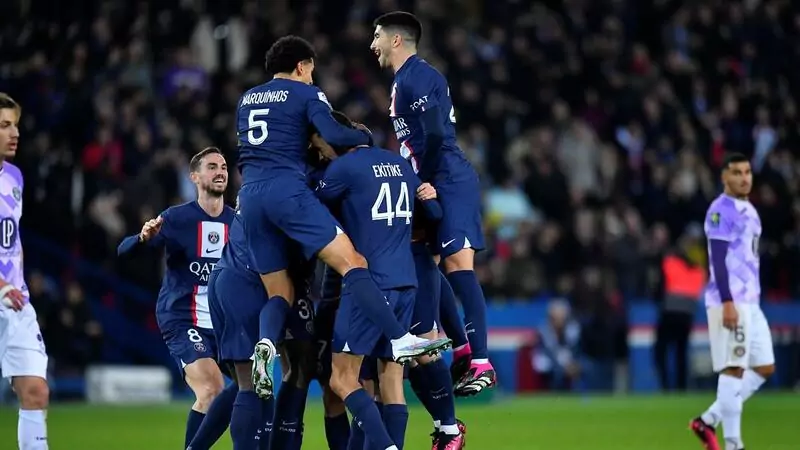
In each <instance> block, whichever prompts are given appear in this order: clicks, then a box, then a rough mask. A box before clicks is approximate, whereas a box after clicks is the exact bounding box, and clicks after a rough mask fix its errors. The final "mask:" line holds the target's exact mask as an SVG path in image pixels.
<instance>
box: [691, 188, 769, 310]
mask: <svg viewBox="0 0 800 450" xmlns="http://www.w3.org/2000/svg"><path fill="white" fill-rule="evenodd" d="M704 230H705V233H706V237H707V239H708V241H709V244H708V246H709V254H710V253H711V241H712V240H720V241H725V242H728V253H727V255H726V257H725V265H726V266H727V269H728V271H729V272H730V276H729V279H728V282H729V284H730V291H731V295H732V296H733V299H732V300H734V301H735V302H737V303H758V302H759V301H760V298H761V282H760V258H759V255H758V242H759V238H760V237H761V218H760V217H759V215H758V212H757V211H756V209H755V207H754V206H753V204H752V203H750V202H749V201H748V200H742V199H737V198H734V197H731V196H729V195H726V194H722V195H720V196H719V197H717V198H716V199H715V200H714V201H713V202H712V203H711V205H710V206H709V208H708V212H707V213H706V220H705V224H704ZM709 260H710V258H709ZM710 275H711V276H710V278H709V283H708V287H707V289H706V305H707V306H711V305H718V304H720V302H721V300H722V299H720V294H719V289H718V288H717V281H716V277H715V276H714V270H710Z"/></svg>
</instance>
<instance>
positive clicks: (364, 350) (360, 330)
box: [332, 288, 417, 359]
mask: <svg viewBox="0 0 800 450" xmlns="http://www.w3.org/2000/svg"><path fill="white" fill-rule="evenodd" d="M383 296H384V298H386V301H388V302H389V305H391V307H392V309H393V310H394V313H395V316H396V317H397V320H398V321H399V322H400V325H402V326H403V328H405V329H408V328H409V327H410V326H411V315H412V314H413V312H414V301H415V299H416V296H417V290H416V288H406V289H398V290H390V291H383ZM332 351H333V353H351V354H354V355H361V356H374V357H376V358H383V359H391V358H392V345H391V343H390V342H389V339H388V338H386V337H385V336H384V335H383V331H381V329H380V327H378V326H377V325H375V324H374V323H373V322H372V321H371V320H370V319H369V318H367V317H366V316H365V315H364V314H363V313H362V312H361V309H360V308H358V307H357V306H356V304H355V300H354V299H353V298H352V294H343V295H342V299H341V300H340V303H339V310H338V311H337V312H336V321H335V322H334V324H333V344H332Z"/></svg>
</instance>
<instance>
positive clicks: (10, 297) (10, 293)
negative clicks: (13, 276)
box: [0, 281, 25, 311]
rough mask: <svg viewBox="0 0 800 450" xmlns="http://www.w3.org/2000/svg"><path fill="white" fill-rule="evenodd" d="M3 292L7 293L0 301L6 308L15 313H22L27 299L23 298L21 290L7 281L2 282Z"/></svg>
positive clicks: (0, 282)
mask: <svg viewBox="0 0 800 450" xmlns="http://www.w3.org/2000/svg"><path fill="white" fill-rule="evenodd" d="M3 291H5V292H4V295H2V296H0V299H2V301H3V303H4V304H5V305H6V306H8V307H9V308H11V309H13V310H14V311H20V310H21V309H22V307H23V306H25V297H23V296H22V292H20V290H19V289H17V288H15V287H14V286H12V285H10V284H8V283H6V282H5V281H0V292H3Z"/></svg>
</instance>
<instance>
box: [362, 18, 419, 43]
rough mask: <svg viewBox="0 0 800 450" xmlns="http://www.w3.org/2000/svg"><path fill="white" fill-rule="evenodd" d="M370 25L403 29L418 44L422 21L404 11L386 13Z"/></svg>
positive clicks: (397, 29)
mask: <svg viewBox="0 0 800 450" xmlns="http://www.w3.org/2000/svg"><path fill="white" fill-rule="evenodd" d="M372 26H373V27H377V26H380V27H381V28H389V29H394V30H396V31H403V32H404V33H406V34H407V35H408V37H409V38H410V39H411V41H412V42H414V45H418V44H419V41H420V39H422V23H421V22H420V21H419V19H417V16H415V15H413V14H411V13H408V12H405V11H393V12H390V13H386V14H384V15H382V16H380V17H378V18H377V19H375V21H374V22H373V23H372Z"/></svg>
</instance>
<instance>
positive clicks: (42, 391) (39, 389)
mask: <svg viewBox="0 0 800 450" xmlns="http://www.w3.org/2000/svg"><path fill="white" fill-rule="evenodd" d="M15 381H16V380H15ZM14 391H15V392H16V393H17V399H18V400H19V405H20V408H22V409H31V410H42V409H47V406H48V404H49V403H50V387H49V386H48V385H47V381H45V380H44V379H43V378H38V377H24V378H22V379H20V380H19V382H15V383H14Z"/></svg>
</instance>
